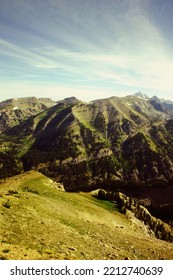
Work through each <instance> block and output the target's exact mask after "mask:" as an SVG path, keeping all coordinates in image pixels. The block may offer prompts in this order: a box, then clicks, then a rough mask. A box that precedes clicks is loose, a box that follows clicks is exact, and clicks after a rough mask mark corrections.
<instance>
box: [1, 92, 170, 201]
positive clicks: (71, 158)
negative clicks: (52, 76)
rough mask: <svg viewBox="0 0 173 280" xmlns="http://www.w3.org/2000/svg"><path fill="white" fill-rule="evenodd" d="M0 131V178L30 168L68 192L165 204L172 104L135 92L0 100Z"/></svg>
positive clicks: (168, 176) (168, 170)
mask: <svg viewBox="0 0 173 280" xmlns="http://www.w3.org/2000/svg"><path fill="white" fill-rule="evenodd" d="M0 130H1V135H0V160H1V163H0V177H1V178H5V177H9V176H12V175H16V174H18V173H21V172H23V170H24V171H27V170H31V169H36V170H38V171H40V172H42V173H43V174H45V175H47V176H49V177H51V178H53V179H54V180H55V181H58V182H60V183H62V184H63V185H64V188H65V189H66V190H68V191H79V190H83V191H86V190H93V189H96V188H97V187H103V188H110V189H115V190H116V189H118V190H119V189H120V190H125V192H127V193H128V194H130V195H131V194H132V195H136V196H140V197H142V198H143V199H144V198H145V199H146V198H147V197H148V193H150V199H151V200H152V199H154V201H155V202H157V203H159V200H160V197H162V200H163V202H164V203H170V202H171V201H172V198H173V188H172V182H173V102H171V101H167V100H164V99H159V98H157V97H156V96H153V97H152V98H148V96H147V95H146V94H143V93H141V92H139V93H136V94H134V95H128V96H126V97H116V96H113V97H110V98H107V99H98V100H94V101H92V102H89V103H85V102H82V101H80V100H78V99H76V98H75V97H70V98H66V99H64V100H60V101H56V102H54V101H52V100H51V99H49V98H40V99H37V98H35V97H28V98H19V99H10V100H6V101H3V102H1V103H0ZM147 188H148V189H147ZM156 189H157V191H156ZM165 189H166V192H165ZM146 190H147V191H146ZM153 190H154V191H153ZM158 190H159V191H158ZM157 193H159V195H157ZM163 194H164V197H163Z"/></svg>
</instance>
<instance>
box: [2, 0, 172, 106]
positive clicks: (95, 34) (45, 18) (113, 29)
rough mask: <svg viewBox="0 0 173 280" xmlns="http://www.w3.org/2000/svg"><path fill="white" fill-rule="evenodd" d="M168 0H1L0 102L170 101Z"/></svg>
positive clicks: (170, 63) (170, 29)
mask: <svg viewBox="0 0 173 280" xmlns="http://www.w3.org/2000/svg"><path fill="white" fill-rule="evenodd" d="M172 13H173V1H172V0H164V1H161V0H13V1H12V0H0V61H1V67H0V88H1V93H0V100H3V99H7V98H13V97H23V96H36V97H51V98H52V99H54V100H59V99H62V98H65V97H68V96H76V97H77V98H79V99H81V100H84V101H89V100H93V99H98V98H106V97H110V96H113V95H117V96H125V95H127V94H132V93H135V92H137V91H142V92H144V93H147V94H148V95H149V96H153V95H157V96H158V97H162V98H165V99H170V100H173V94H172V93H173V51H172V50H173V17H172Z"/></svg>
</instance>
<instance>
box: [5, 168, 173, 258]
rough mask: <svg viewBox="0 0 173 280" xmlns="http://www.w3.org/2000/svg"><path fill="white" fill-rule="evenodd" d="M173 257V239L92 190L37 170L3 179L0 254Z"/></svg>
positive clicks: (44, 256)
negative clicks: (68, 187)
mask: <svg viewBox="0 0 173 280" xmlns="http://www.w3.org/2000/svg"><path fill="white" fill-rule="evenodd" d="M124 258H129V259H173V244H171V243H167V242H164V241H161V240H157V239H156V238H154V237H152V236H150V235H149V233H148V231H147V229H146V228H145V226H144V225H143V224H142V223H141V222H140V221H138V220H136V219H135V218H134V217H133V216H132V215H130V213H128V216H126V215H123V214H120V213H119V212H118V211H117V209H116V208H115V206H114V205H113V204H111V203H110V202H105V201H100V200H98V199H97V198H95V197H93V196H92V195H91V194H90V193H67V192H64V191H62V190H60V189H58V188H57V185H56V183H53V181H51V180H50V179H49V178H47V177H45V176H43V175H42V174H40V173H38V172H34V171H31V172H29V173H25V174H23V175H20V176H16V177H12V178H9V179H7V180H6V181H5V182H1V184H0V259H124Z"/></svg>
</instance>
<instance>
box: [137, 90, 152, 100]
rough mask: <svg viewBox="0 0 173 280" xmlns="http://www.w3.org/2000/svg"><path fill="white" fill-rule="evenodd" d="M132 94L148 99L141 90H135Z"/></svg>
mask: <svg viewBox="0 0 173 280" xmlns="http://www.w3.org/2000/svg"><path fill="white" fill-rule="evenodd" d="M134 95H135V96H137V97H140V98H143V99H149V97H148V95H147V94H145V93H143V92H141V91H139V92H136V93H135V94H134Z"/></svg>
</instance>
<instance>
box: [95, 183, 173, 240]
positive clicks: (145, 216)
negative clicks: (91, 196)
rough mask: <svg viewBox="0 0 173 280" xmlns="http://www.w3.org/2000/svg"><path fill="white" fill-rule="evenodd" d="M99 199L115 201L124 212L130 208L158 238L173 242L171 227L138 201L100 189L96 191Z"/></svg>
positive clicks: (118, 193) (119, 193)
mask: <svg viewBox="0 0 173 280" xmlns="http://www.w3.org/2000/svg"><path fill="white" fill-rule="evenodd" d="M97 195H98V198H99V199H105V200H109V201H113V202H116V204H117V206H118V208H119V210H120V212H122V213H124V214H125V213H126V210H127V209H128V210H130V211H132V212H133V213H134V214H135V217H136V218H138V219H139V220H141V221H143V222H144V224H145V225H146V226H148V227H149V228H150V229H151V230H152V231H153V232H154V234H155V236H156V237H157V238H159V239H163V240H165V241H169V242H173V230H172V229H171V227H170V226H169V225H168V224H166V223H164V222H163V221H162V220H160V219H157V218H155V217H154V216H152V215H151V214H150V212H149V211H148V210H147V209H146V208H145V207H144V206H142V205H140V204H139V202H138V201H137V200H135V199H133V198H131V197H128V196H126V195H125V194H123V193H121V192H107V191H105V190H102V189H100V190H99V191H98V193H97Z"/></svg>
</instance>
